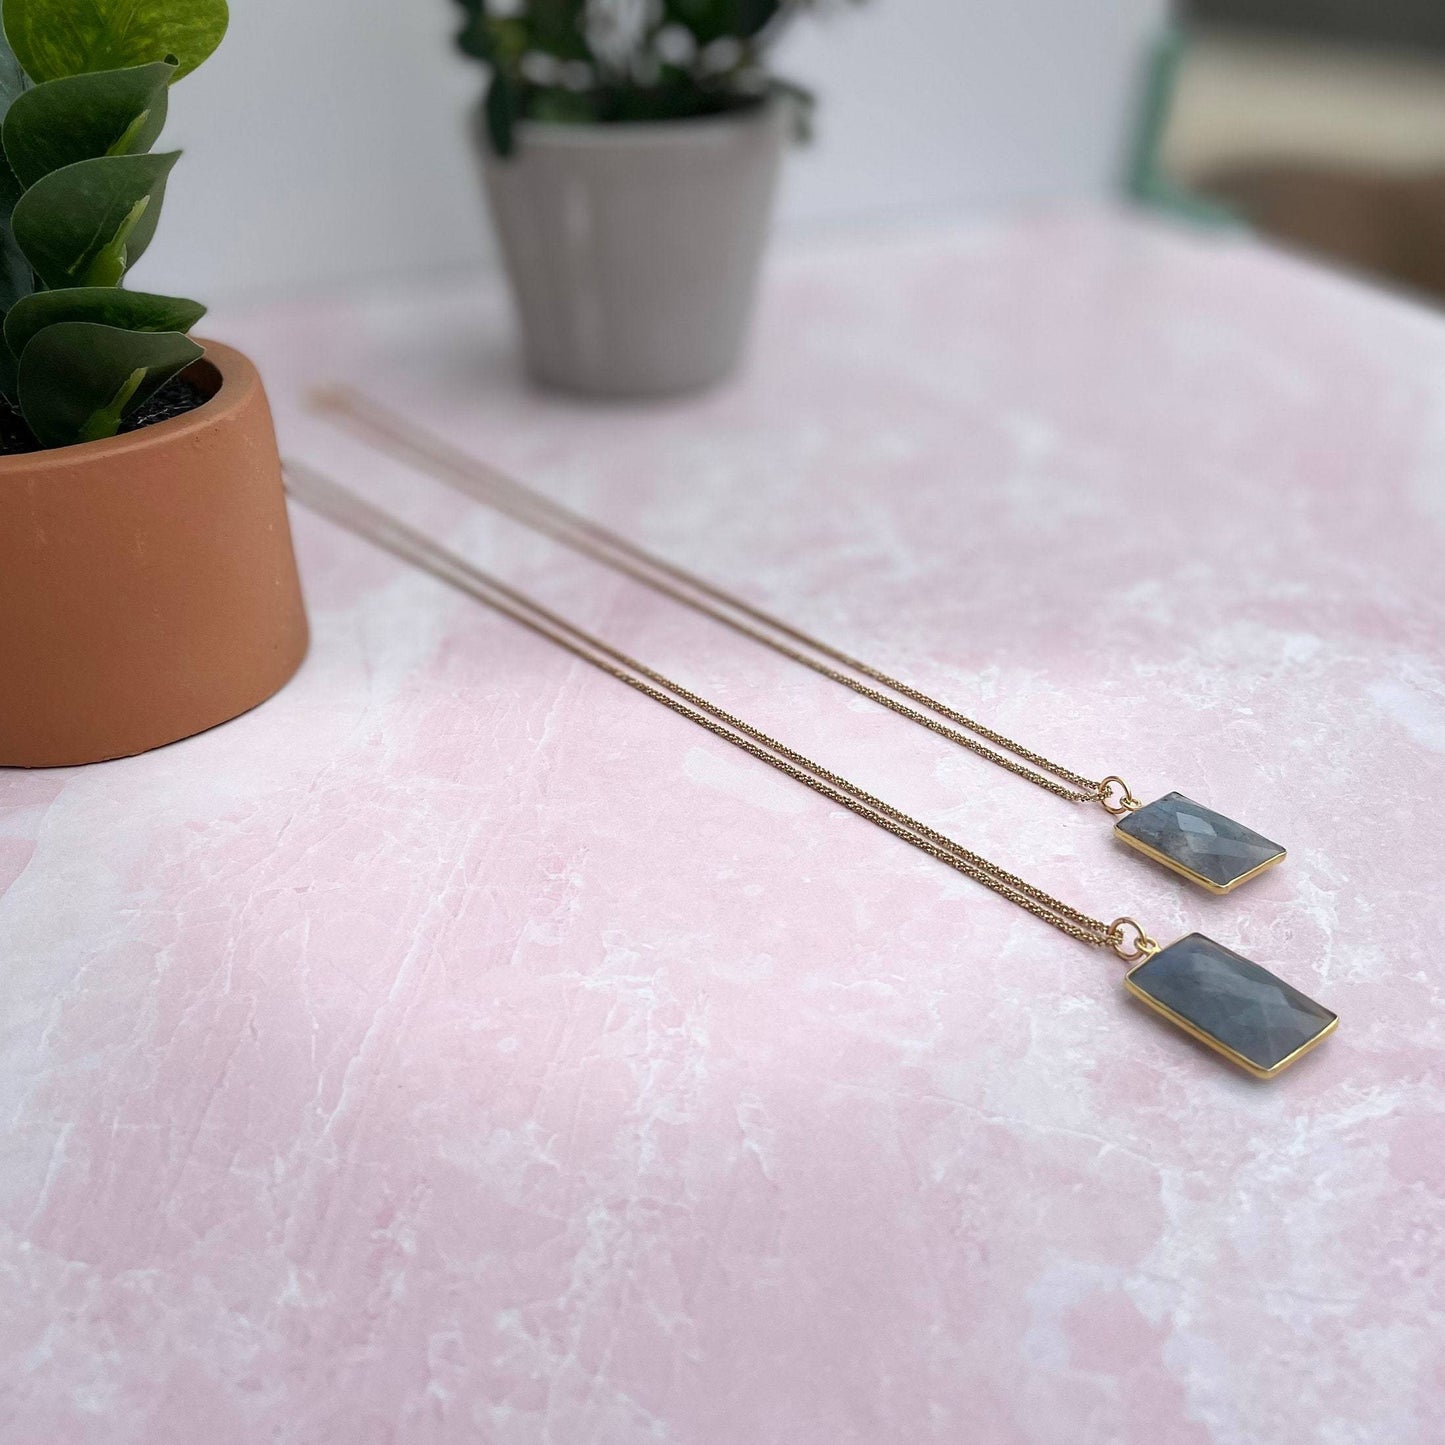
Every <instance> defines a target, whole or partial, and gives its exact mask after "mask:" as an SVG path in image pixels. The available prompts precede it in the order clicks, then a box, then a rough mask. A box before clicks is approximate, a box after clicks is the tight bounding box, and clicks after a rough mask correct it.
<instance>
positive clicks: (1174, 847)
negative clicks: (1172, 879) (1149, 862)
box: [1110, 793, 1284, 893]
mask: <svg viewBox="0 0 1445 1445" xmlns="http://www.w3.org/2000/svg"><path fill="white" fill-rule="evenodd" d="M1110 811H1111V812H1112V811H1114V810H1113V809H1112V808H1111V809H1110ZM1114 831H1115V833H1117V834H1118V835H1119V837H1120V838H1121V839H1122V840H1123V841H1124V842H1125V843H1127V844H1128V845H1129V846H1130V847H1131V848H1137V849H1138V851H1139V852H1141V853H1142V854H1144V856H1145V857H1146V858H1152V859H1153V860H1154V861H1155V862H1156V863H1162V864H1163V865H1164V866H1165V867H1166V868H1171V869H1173V870H1174V872H1176V873H1180V874H1182V875H1183V876H1184V877H1185V878H1187V879H1189V881H1190V882H1191V883H1197V884H1199V886H1200V887H1201V888H1207V889H1208V890H1209V891H1210V892H1211V893H1229V892H1231V891H1232V890H1233V889H1235V888H1238V887H1239V885H1240V884H1241V883H1248V882H1249V880H1250V879H1251V878H1254V877H1256V876H1257V875H1258V874H1260V873H1263V872H1264V871H1265V870H1266V869H1267V868H1273V867H1274V865H1275V864H1276V863H1278V862H1280V860H1281V859H1283V857H1284V849H1283V848H1281V847H1280V845H1279V844H1278V843H1272V842H1270V840H1269V839H1268V838H1265V837H1262V836H1261V835H1260V834H1258V833H1256V832H1255V831H1254V830H1253V829H1252V828H1246V827H1245V826H1244V824H1242V823H1236V822H1235V821H1234V819H1232V818H1226V817H1225V816H1224V815H1223V814H1222V813H1216V812H1214V811H1213V810H1212V809H1209V808H1206V807H1203V806H1201V805H1200V804H1199V803H1195V802H1192V801H1191V800H1190V799H1188V798H1186V797H1185V796H1184V795H1183V794H1182V793H1168V794H1166V795H1165V796H1164V797H1162V798H1160V799H1159V800H1158V801H1157V802H1154V803H1147V804H1145V805H1144V806H1143V807H1138V806H1135V805H1134V803H1133V799H1129V803H1128V806H1127V807H1126V808H1125V810H1124V811H1123V813H1122V816H1120V818H1119V821H1118V822H1117V823H1116V824H1115V825H1114Z"/></svg>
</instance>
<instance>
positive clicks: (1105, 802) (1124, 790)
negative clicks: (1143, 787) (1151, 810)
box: [1098, 773, 1144, 818]
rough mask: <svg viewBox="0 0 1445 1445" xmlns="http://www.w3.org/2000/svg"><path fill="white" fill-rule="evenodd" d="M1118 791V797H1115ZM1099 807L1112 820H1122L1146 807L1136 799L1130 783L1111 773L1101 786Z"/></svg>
mask: <svg viewBox="0 0 1445 1445" xmlns="http://www.w3.org/2000/svg"><path fill="white" fill-rule="evenodd" d="M1116 789H1117V790H1118V797H1115V796H1114V792H1115V790H1116ZM1098 797H1099V805H1100V807H1102V808H1103V810H1104V811H1105V812H1106V813H1107V814H1108V815H1109V816H1110V817H1111V818H1122V817H1123V816H1124V814H1125V813H1137V812H1138V811H1139V809H1140V808H1142V807H1143V806H1144V805H1143V804H1142V803H1141V802H1140V801H1139V800H1138V798H1136V797H1135V796H1134V794H1133V792H1132V791H1131V789H1130V787H1129V785H1128V783H1126V782H1125V781H1124V780H1123V778H1121V777H1119V776H1118V775H1117V774H1116V773H1110V774H1109V776H1108V777H1107V778H1105V779H1104V780H1103V782H1101V783H1100V784H1099V794H1098Z"/></svg>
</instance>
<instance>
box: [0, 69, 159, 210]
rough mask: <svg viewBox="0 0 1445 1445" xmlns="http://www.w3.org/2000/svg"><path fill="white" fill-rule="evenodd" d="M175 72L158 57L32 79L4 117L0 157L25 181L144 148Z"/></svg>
mask: <svg viewBox="0 0 1445 1445" xmlns="http://www.w3.org/2000/svg"><path fill="white" fill-rule="evenodd" d="M175 73H176V68H175V66H174V65H171V64H169V63H168V62H166V61H164V60H161V61H157V62H156V63H155V64H154V65H138V66H133V67H132V68H131V69H129V70H108V71H104V72H103V73H101V74H100V75H73V76H70V77H69V78H68V79H65V80H50V81H47V82H46V83H45V84H44V85H37V86H36V87H35V89H34V90H28V91H26V92H25V94H24V95H22V96H20V97H18V98H17V99H16V101H15V103H14V105H12V106H11V107H10V113H9V114H8V115H7V116H6V117H5V127H4V131H3V137H4V144H5V157H6V159H7V160H8V161H9V162H10V165H11V167H12V169H13V170H14V171H15V174H16V175H17V176H19V178H20V181H21V183H22V184H23V185H26V186H33V185H34V184H35V183H36V181H38V180H39V179H40V178H41V177H42V176H48V175H49V174H50V173H51V171H58V170H60V169H62V168H63V167H65V166H70V165H74V164H75V163H76V162H77V161H90V160H95V159H96V158H97V157H99V156H108V155H141V154H144V153H145V152H146V151H148V150H150V148H151V147H152V146H153V145H154V144H155V143H156V139H157V138H158V137H159V135H160V133H161V127H162V126H164V125H165V123H166V100H167V96H166V88H167V87H168V86H169V85H170V81H171V76H173V75H174V74H175Z"/></svg>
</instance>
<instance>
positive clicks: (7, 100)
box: [0, 27, 30, 120]
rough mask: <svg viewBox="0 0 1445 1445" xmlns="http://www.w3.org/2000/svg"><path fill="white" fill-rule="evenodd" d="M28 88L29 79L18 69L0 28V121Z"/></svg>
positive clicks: (18, 63) (16, 61)
mask: <svg viewBox="0 0 1445 1445" xmlns="http://www.w3.org/2000/svg"><path fill="white" fill-rule="evenodd" d="M29 88H30V77H29V76H28V75H26V73H25V72H24V71H23V70H22V69H21V68H20V62H19V61H18V60H16V58H15V52H14V51H13V50H11V48H10V42H9V41H8V40H7V39H6V38H5V31H4V29H3V27H0V120H4V119H5V115H6V112H8V111H9V109H10V107H11V106H12V105H14V104H15V102H16V100H18V99H19V97H20V96H22V95H24V94H25V92H26V91H27V90H28V89H29Z"/></svg>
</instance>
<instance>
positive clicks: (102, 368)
mask: <svg viewBox="0 0 1445 1445" xmlns="http://www.w3.org/2000/svg"><path fill="white" fill-rule="evenodd" d="M204 355H205V352H204V351H203V350H202V348H201V347H199V346H197V345H196V343H195V342H194V341H192V340H191V339H190V337H188V336H182V335H181V334H180V333H179V332H175V331H163V332H148V331H125V330H123V329H121V328H120V327H116V326H101V325H98V324H96V323H95V322H91V321H61V322H58V323H57V324H56V325H54V326H48V327H46V328H45V330H44V331H41V332H39V333H38V334H37V335H36V336H35V337H34V338H33V339H32V340H31V342H30V344H29V345H28V346H27V347H26V348H25V354H24V355H23V356H22V357H21V358H20V410H21V411H22V412H23V413H24V415H25V420H26V421H27V422H29V423H30V429H31V430H32V431H33V432H34V433H35V435H36V436H37V437H39V438H40V440H41V441H42V442H44V443H45V445H46V446H49V447H63V446H69V445H70V444H71V443H73V442H81V441H98V440H99V439H100V438H102V437H108V436H114V435H115V434H116V432H117V431H118V430H119V429H120V425H121V422H123V421H124V420H125V418H126V417H127V416H129V415H130V414H131V413H133V412H134V411H136V410H137V409H138V408H139V407H141V406H142V405H144V403H145V402H147V401H149V400H150V398H151V397H152V396H153V395H154V394H155V392H156V391H157V390H158V389H159V388H160V387H162V386H164V385H165V384H166V382H168V381H169V380H170V379H171V378H172V377H173V376H175V375H176V374H177V373H178V372H180V371H183V370H184V369H185V368H186V367H187V366H189V365H190V364H191V363H192V362H193V361H198V360H200V358H201V357H202V356H204Z"/></svg>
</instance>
